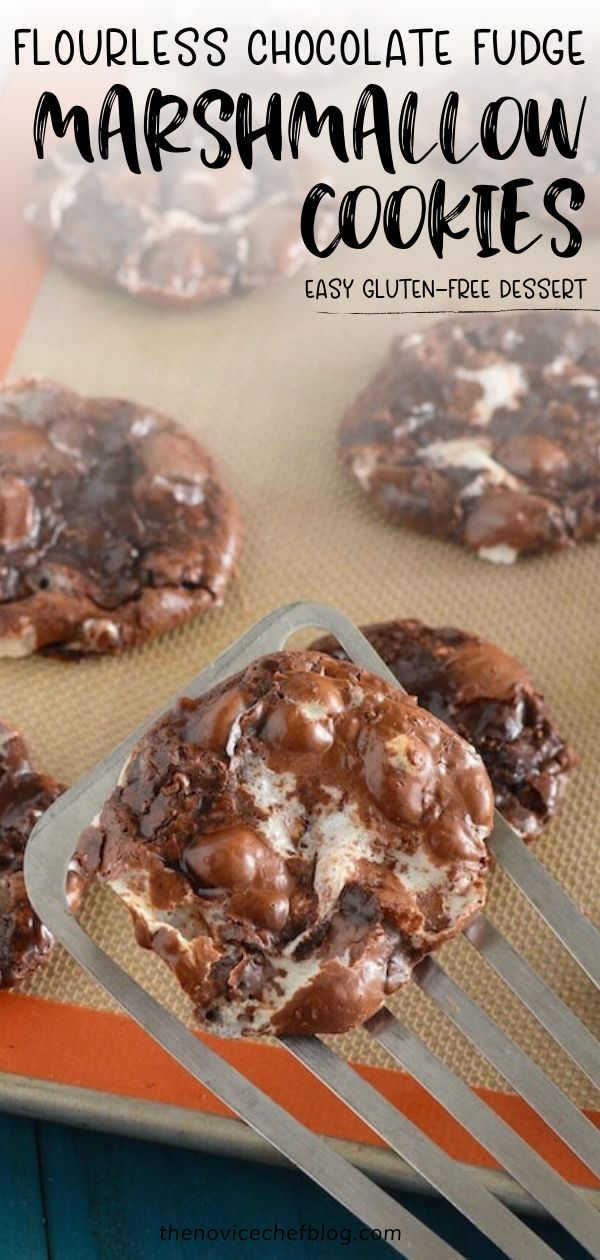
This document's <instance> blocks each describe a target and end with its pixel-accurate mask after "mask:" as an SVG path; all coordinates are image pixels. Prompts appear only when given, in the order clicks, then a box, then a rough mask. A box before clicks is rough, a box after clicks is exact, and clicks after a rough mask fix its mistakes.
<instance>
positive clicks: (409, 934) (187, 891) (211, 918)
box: [79, 652, 493, 1037]
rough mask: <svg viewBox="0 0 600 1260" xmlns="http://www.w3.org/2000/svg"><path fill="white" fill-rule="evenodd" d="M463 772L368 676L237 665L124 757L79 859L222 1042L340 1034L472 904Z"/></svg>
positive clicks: (479, 887)
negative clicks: (239, 669) (239, 668)
mask: <svg viewBox="0 0 600 1260" xmlns="http://www.w3.org/2000/svg"><path fill="white" fill-rule="evenodd" d="M492 809H493V795H492V789H491V784H490V781H489V778H488V776H487V773H486V770H485V767H484V765H483V763H482V761H481V759H480V758H479V756H478V755H477V753H476V752H475V751H474V750H473V749H472V748H471V747H470V746H469V745H468V744H467V743H465V741H464V740H462V739H461V738H460V737H459V736H458V735H456V734H455V733H454V732H453V731H451V730H450V729H449V727H448V726H445V725H444V724H442V723H441V722H440V721H439V720H438V719H437V718H435V717H433V716H432V715H431V714H429V713H427V712H426V711H425V710H424V709H420V708H418V707H417V705H416V702H415V701H414V699H412V698H410V697H407V696H404V695H402V693H401V692H400V691H399V690H398V689H396V688H395V687H392V686H389V685H388V684H386V683H384V682H382V681H381V680H380V679H378V678H376V677H375V676H374V675H372V674H370V673H368V672H367V671H366V670H362V669H359V668H357V667H356V666H354V665H350V664H348V663H346V662H341V661H336V660H333V659H332V658H331V657H328V656H324V655H321V654H319V653H315V652H285V653H278V654H275V655H273V656H267V657H263V658H261V659H259V660H258V661H255V662H254V663H253V664H252V665H250V666H249V667H248V668H247V669H246V670H244V671H243V673H240V674H238V675H237V676H236V677H234V678H231V679H229V680H228V681H227V682H226V683H223V684H222V685H221V686H219V687H217V688H216V689H215V690H214V691H212V692H210V693H208V694H206V695H205V696H203V697H201V698H200V699H197V700H188V699H182V700H181V701H179V702H178V704H177V705H176V707H175V708H174V709H173V710H172V711H171V712H170V713H168V714H167V715H166V716H165V717H163V718H162V719H161V720H160V721H159V722H158V723H157V724H156V725H155V726H154V727H153V728H152V729H151V730H149V731H148V732H147V733H146V734H145V735H144V736H143V738H142V740H141V741H140V743H139V744H138V746H137V748H136V749H135V750H134V752H133V753H132V755H131V757H130V758H129V760H128V762H127V764H126V766H125V767H124V769H123V771H122V773H121V775H120V778H119V783H118V786H117V787H116V788H115V790H114V792H113V793H112V795H111V796H110V798H109V799H108V801H107V802H106V804H105V806H104V808H103V809H102V811H101V813H100V815H99V817H98V819H96V820H95V822H94V823H93V824H92V826H91V827H90V828H89V829H88V830H87V832H85V833H84V835H83V837H82V838H81V841H80V844H79V853H80V858H79V861H80V869H81V872H82V875H83V877H84V879H87V878H89V876H90V875H91V874H93V873H94V872H98V873H99V875H100V877H101V879H103V880H105V881H106V882H107V883H108V884H109V885H110V886H111V887H112V888H113V890H114V891H115V892H116V893H117V894H118V895H119V896H120V897H121V898H122V900H123V901H124V902H125V904H126V905H127V906H128V907H129V909H130V911H131V914H132V916H133V919H134V923H135V929H136V935H137V939H138V941H139V943H140V944H141V945H143V946H145V947H146V948H149V949H153V950H154V951H155V952H156V953H157V954H158V955H159V956H160V957H161V958H162V959H163V960H164V961H165V962H166V963H167V964H168V966H169V967H171V968H172V970H173V971H174V973H175V975H176V976H177V978H178V980H179V982H180V984H181V985H182V987H183V988H184V990H185V991H186V992H187V993H188V995H189V997H190V998H191V1000H192V1002H193V1004H194V1007H195V1011H196V1015H197V1018H198V1020H199V1022H200V1023H201V1024H203V1025H204V1026H205V1027H207V1028H210V1029H212V1030H213V1031H214V1032H217V1033H220V1034H221V1035H223V1036H229V1037H232V1036H233V1037H235V1036H241V1035H246V1036H261V1035H264V1034H265V1033H285V1032H342V1031H345V1030H346V1029H348V1028H351V1027H354V1026H355V1025H358V1024H360V1023H362V1022H363V1021H364V1020H365V1019H367V1018H368V1017H369V1016H370V1015H372V1014H374V1012H375V1011H376V1010H378V1009H379V1008H380V1007H381V1006H382V1005H383V1003H384V1002H385V1001H386V998H387V996H388V995H389V994H390V993H393V992H394V991H395V990H396V989H398V988H399V987H400V986H401V985H403V984H405V983H406V982H407V981H408V980H409V979H410V977H411V974H412V969H413V967H414V966H415V965H416V963H417V962H418V961H419V960H420V959H422V958H423V957H424V956H425V955H426V954H428V953H429V952H430V951H431V950H432V949H435V948H437V946H439V945H441V944H442V943H443V941H445V940H447V939H449V938H450V937H452V936H454V935H456V933H457V932H460V931H461V930H462V928H463V927H464V926H466V924H467V923H468V922H470V920H471V919H472V918H473V917H474V916H475V915H476V914H477V913H478V912H479V910H480V909H481V906H482V905H483V903H484V901H485V874H486V869H487V865H488V852H487V846H486V838H487V836H488V834H489V831H490V828H491V824H492Z"/></svg>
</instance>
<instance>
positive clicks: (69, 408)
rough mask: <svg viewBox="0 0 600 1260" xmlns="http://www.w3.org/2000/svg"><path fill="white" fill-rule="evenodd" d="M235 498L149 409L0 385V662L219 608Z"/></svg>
mask: <svg viewBox="0 0 600 1260" xmlns="http://www.w3.org/2000/svg"><path fill="white" fill-rule="evenodd" d="M239 534H240V529H239V517H238V512H237V508H236V505H235V502H234V500H233V498H232V496H231V494H230V492H229V490H228V489H227V487H226V486H225V485H224V483H223V481H222V480H221V478H220V476H219V474H218V473H217V472H216V470H215V467H214V465H213V462H212V460H211V458H210V456H209V455H208V454H207V452H206V450H205V449H204V447H203V446H201V444H200V443H199V442H198V441H197V440H196V439H195V438H194V437H192V435H191V434H190V433H188V432H186V430H185V429H183V428H182V427H181V426H180V425H178V424H176V423H175V421H174V420H170V419H169V418H168V417H167V416H163V415H161V413H160V412H158V411H154V410H152V409H151V408H147V407H142V406H138V405H137V404H135V403H130V402H122V401H121V400H118V399H112V398H111V399H107V398H82V397H80V396H79V395H78V394H75V393H74V392H73V391H72V390H69V389H66V388H64V387H63V386H61V385H56V384H53V383H52V382H49V381H32V380H23V381H19V382H17V383H16V384H15V385H7V386H5V387H4V388H0V656H2V655H9V656H23V655H27V654H28V653H30V652H35V651H36V650H38V649H46V650H51V651H52V652H54V653H56V652H59V653H60V654H61V655H65V656H66V655H70V656H73V655H80V654H82V653H98V652H119V651H120V650H121V649H122V648H124V647H130V646H132V645H133V644H138V643H142V642H143V641H144V640H145V639H149V638H151V637H152V636H153V635H156V634H160V633H161V632H162V631H164V630H168V629H170V628H171V627H172V626H175V625H178V624H179V622H182V621H185V620H187V619H188V618H190V617H192V616H193V615H194V614H196V613H200V612H203V611H204V610H205V609H207V608H211V607H213V606H214V605H215V604H219V603H220V602H221V599H222V597H223V593H224V590H225V587H226V585H227V582H228V580H229V578H230V576H231V574H232V571H233V569H234V568H235V563H236V558H237V552H238V543H239Z"/></svg>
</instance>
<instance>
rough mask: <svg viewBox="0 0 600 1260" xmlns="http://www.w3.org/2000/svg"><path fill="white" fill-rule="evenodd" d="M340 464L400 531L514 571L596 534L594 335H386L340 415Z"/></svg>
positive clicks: (433, 331) (441, 331)
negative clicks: (366, 379) (370, 372)
mask: <svg viewBox="0 0 600 1260" xmlns="http://www.w3.org/2000/svg"><path fill="white" fill-rule="evenodd" d="M341 442H342V450H343V454H344V458H345V459H346V461H347V462H348V464H349V465H350V468H351V469H352V471H353V473H354V475H355V477H356V478H357V480H358V481H359V483H360V484H361V486H362V487H363V489H365V490H366V491H367V493H368V494H369V496H370V498H371V499H372V501H373V503H374V504H375V506H376V507H377V508H378V509H379V510H380V511H381V512H383V513H384V515H386V516H387V517H388V518H389V519H391V520H392V521H394V522H395V523H396V524H398V525H405V526H408V527H409V528H411V529H417V530H420V531H421V532H424V533H429V534H434V535H436V536H437V537H440V538H449V539H453V540H454V541H455V542H458V543H462V544H463V545H464V546H466V547H467V548H469V550H471V551H473V552H475V553H476V554H477V555H478V556H480V557H481V558H482V559H485V560H491V561H495V562H499V563H512V562H513V561H514V560H516V559H517V558H518V557H519V556H521V555H523V554H525V553H528V552H535V551H557V550H560V549H561V548H564V547H568V546H572V545H573V544H574V543H578V542H583V541H586V540H591V539H595V538H598V537H599V536H600V327H599V325H598V324H596V323H595V322H593V321H592V320H591V319H589V318H586V317H585V316H584V315H581V314H579V313H570V312H562V311H554V312H550V313H548V314H542V315H539V314H528V313H527V312H525V313H523V314H519V315H508V314H506V315H487V316H486V315H477V316H476V317H473V318H471V317H469V316H455V317H452V318H450V319H448V320H444V321H443V322H440V323H436V324H433V325H431V326H430V327H429V328H428V329H427V331H425V332H423V333H419V332H417V333H412V334H408V335H407V336H405V337H402V338H400V339H399V340H398V341H396V342H395V343H394V344H393V346H392V349H391V351H390V354H389V356H388V359H387V362H386V363H385V364H384V366H383V367H382V368H381V370H380V371H379V372H378V374H377V375H376V377H375V378H374V380H373V381H372V382H371V383H370V385H368V386H367V388H366V389H365V390H364V392H363V393H362V394H361V395H360V396H359V398H358V399H357V400H356V402H355V403H354V404H353V405H352V406H351V407H350V409H349V411H348V412H347V414H346V416H345V417H344V420H343V423H342V430H341Z"/></svg>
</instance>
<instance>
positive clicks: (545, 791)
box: [313, 620, 574, 840]
mask: <svg viewBox="0 0 600 1260" xmlns="http://www.w3.org/2000/svg"><path fill="white" fill-rule="evenodd" d="M362 631H363V634H365V635H366V637H367V639H368V640H369V642H370V643H372V644H373V647H374V648H375V651H376V652H378V653H379V655H380V656H381V658H382V660H383V661H385V664H386V665H387V666H388V667H389V669H391V670H392V673H394V674H395V675H396V678H397V679H398V682H399V683H400V684H401V686H402V687H405V688H406V690H407V691H408V692H410V694H411V695H414V696H416V697H417V700H418V702H419V704H420V705H422V706H423V708H424V709H428V710H429V712H430V713H434V714H435V715H436V717H438V718H441V720H442V721H443V722H447V723H448V726H451V727H452V729H453V730H455V731H457V732H458V734H459V735H462V737H463V739H466V740H468V742H469V743H470V744H472V745H473V746H474V748H476V749H477V752H478V753H479V754H480V756H481V758H482V760H483V761H484V762H485V766H486V769H487V771H488V774H489V776H490V779H491V780H492V785H493V788H494V792H495V796H496V805H497V807H498V809H499V810H500V812H501V813H502V814H503V815H504V817H505V818H506V820H507V822H509V823H510V824H511V826H512V827H514V828H515V830H516V831H518V832H520V834H521V835H522V836H523V837H524V839H526V840H533V839H535V837H536V836H538V835H539V833H540V831H541V830H542V828H543V827H544V826H545V825H546V823H547V822H549V820H550V819H551V818H552V816H553V814H554V813H555V812H556V809H557V807H558V804H559V801H560V798H561V796H562V793H563V790H564V788H565V786H566V782H567V779H568V775H569V771H570V770H571V769H572V767H573V764H574V755H573V751H572V749H571V748H569V745H568V744H567V743H566V742H565V740H564V739H562V738H561V736H560V735H559V734H558V732H557V731H556V730H555V729H554V726H553V725H552V723H551V721H550V719H549V717H548V715H547V712H546V705H545V702H544V697H543V696H541V695H540V693H539V691H536V689H535V687H534V684H533V683H532V681H531V678H530V677H529V674H528V673H527V671H526V670H525V669H524V668H523V666H522V665H521V664H520V663H519V661H516V660H515V658H514V656H509V655H508V653H507V652H503V651H502V649H501V648H499V647H496V645H495V644H494V643H488V642H486V641H485V639H480V638H478V636H477V635H474V634H465V632H464V631H463V630H455V629H453V628H451V627H450V626H442V627H438V628H436V629H431V628H430V627H429V626H425V625H423V622H422V621H415V620H407V621H384V622H381V623H379V624H378V625H372V626H363V627H362ZM313 647H314V650H315V651H319V652H328V653H331V654H332V655H333V656H335V657H336V659H337V660H345V659H346V657H345V654H344V652H343V651H342V649H341V648H340V647H339V645H338V644H337V643H336V641H335V639H331V638H327V639H320V640H319V641H318V642H317V643H315V644H314V645H313Z"/></svg>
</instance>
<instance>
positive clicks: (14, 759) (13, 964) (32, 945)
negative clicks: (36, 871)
mask: <svg viewBox="0 0 600 1260" xmlns="http://www.w3.org/2000/svg"><path fill="white" fill-rule="evenodd" d="M62 791H63V789H62V788H61V787H60V786H59V784H58V783H55V782H54V780H53V779H50V778H47V777H46V775H42V774H38V773H37V771H35V770H34V769H33V767H32V765H31V763H30V761H29V757H28V755H27V749H26V748H25V745H24V743H23V740H22V739H21V737H20V735H19V734H18V733H17V732H16V731H15V730H13V729H12V728H10V727H7V726H4V725H2V723H0V989H10V988H12V986H13V985H15V984H18V983H19V981H20V980H23V979H24V978H25V977H26V976H28V975H29V974H30V973H31V972H32V971H34V970H35V968H36V967H38V966H39V964H40V963H41V962H43V960H44V959H45V958H46V956H47V955H48V953H49V951H50V949H51V947H52V937H51V936H50V933H49V932H48V931H47V929H46V928H45V927H43V925H42V924H41V923H40V920H39V919H38V917H37V915H36V914H34V912H33V910H32V907H31V903H30V902H29V900H28V898H27V893H26V891H25V882H24V879H23V855H24V853H25V846H26V844H27V840H28V838H29V834H30V832H31V831H32V829H33V827H34V825H35V823H36V822H37V820H38V818H40V817H41V815H42V814H43V813H44V811H45V810H46V809H47V808H48V806H49V805H51V804H52V801H55V800H56V798H57V796H59V795H60V793H61V792H62Z"/></svg>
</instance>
